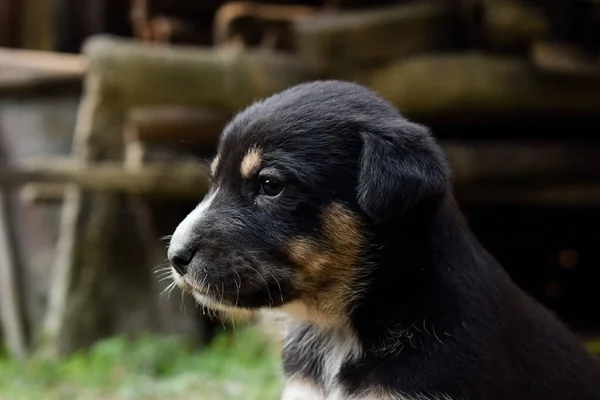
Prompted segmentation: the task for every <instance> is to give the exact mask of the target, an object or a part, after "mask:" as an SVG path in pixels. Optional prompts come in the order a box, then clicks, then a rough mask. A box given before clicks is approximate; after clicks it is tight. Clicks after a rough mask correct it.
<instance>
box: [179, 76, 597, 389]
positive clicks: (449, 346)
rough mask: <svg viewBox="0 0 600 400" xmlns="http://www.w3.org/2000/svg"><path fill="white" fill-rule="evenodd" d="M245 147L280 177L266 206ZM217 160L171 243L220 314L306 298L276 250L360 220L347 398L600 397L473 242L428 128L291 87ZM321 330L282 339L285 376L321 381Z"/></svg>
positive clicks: (589, 370) (337, 87)
mask: <svg viewBox="0 0 600 400" xmlns="http://www.w3.org/2000/svg"><path fill="white" fill-rule="evenodd" d="M252 147H256V148H258V149H260V152H261V156H262V163H261V170H263V171H264V170H267V171H268V170H270V171H274V172H272V173H274V174H275V175H276V176H277V177H278V178H279V179H281V180H282V181H284V182H285V184H286V186H285V189H284V191H283V192H282V193H281V195H279V196H277V197H275V198H271V197H265V196H262V195H261V194H260V191H259V189H257V185H259V182H260V176H253V177H251V178H250V179H244V178H242V177H241V176H240V174H239V171H238V170H239V165H240V162H241V160H242V158H243V157H244V154H246V152H247V151H248V149H250V148H252ZM219 154H220V162H219V167H218V168H217V171H216V175H215V178H214V179H215V187H218V188H219V190H218V192H217V195H216V196H215V199H214V201H213V203H212V204H211V207H210V209H209V210H207V211H206V214H205V215H204V216H203V217H202V220H201V221H195V223H194V224H193V228H192V232H186V234H187V235H183V234H181V235H180V236H181V237H182V238H180V239H178V241H179V242H178V246H187V248H188V249H193V251H194V252H195V256H194V259H193V260H192V262H191V264H190V266H189V267H188V269H189V272H188V274H189V279H191V280H195V281H196V282H200V281H202V280H204V281H205V282H211V283H212V284H214V286H213V287H216V288H219V287H221V285H222V287H223V291H222V292H221V293H219V292H218V291H217V296H215V297H218V296H219V295H220V296H221V300H223V301H224V304H226V305H229V306H234V305H237V306H241V307H245V308H253V309H254V308H265V307H275V306H280V305H282V304H284V303H288V302H290V301H292V300H295V299H301V298H302V296H303V293H302V289H301V288H300V287H298V286H297V285H296V283H295V281H294V276H295V274H296V270H297V266H295V265H294V263H292V262H291V261H290V260H289V259H288V257H287V255H286V252H285V250H284V244H285V243H286V242H287V241H288V240H290V239H293V238H298V237H300V238H306V237H308V238H315V240H319V238H320V235H322V234H323V231H322V227H321V225H320V219H319V217H320V216H321V215H322V212H323V210H325V209H326V208H327V206H328V205H330V204H331V203H334V202H335V203H339V204H344V205H345V207H347V208H348V209H350V210H351V211H352V212H354V214H355V215H356V216H357V218H359V219H360V221H361V222H362V224H363V227H364V232H363V233H364V236H365V238H367V240H368V244H367V246H366V247H365V249H366V250H365V254H363V259H364V260H365V261H367V260H368V263H365V266H363V265H357V266H354V267H355V268H361V273H362V274H363V275H364V278H363V281H364V282H368V285H367V287H366V291H365V292H364V293H362V292H361V293H362V294H361V295H359V296H357V297H356V299H354V301H353V303H352V304H349V305H348V308H347V310H348V315H347V317H348V320H349V325H350V329H351V331H352V332H354V334H355V335H356V337H357V338H358V341H359V343H360V345H361V347H362V349H363V352H362V353H361V356H360V357H359V358H358V359H357V360H351V361H347V362H345V363H344V364H343V366H342V368H341V370H340V373H339V376H338V380H339V383H340V384H341V385H342V386H343V387H344V388H346V390H347V391H348V393H362V392H365V391H366V390H368V389H372V388H374V387H375V388H380V389H382V390H384V391H386V392H388V393H402V394H404V395H405V396H407V397H410V396H414V397H415V398H416V397H417V396H418V395H421V396H425V397H426V398H427V396H430V397H431V398H433V396H435V395H446V396H449V397H450V398H452V399H477V400H484V399H485V400H588V399H589V400H593V399H597V400H600V366H599V365H598V361H597V360H596V359H595V358H593V357H592V356H591V355H590V354H589V353H588V352H587V351H586V350H585V349H584V347H583V346H582V345H581V343H580V341H579V340H578V339H577V338H576V337H575V336H574V335H573V334H572V333H571V332H570V331H569V330H568V329H567V328H566V327H565V326H564V325H563V324H562V323H561V322H559V321H558V319H557V318H556V317H555V316H554V315H552V314H551V313H550V312H549V311H547V310H546V309H545V308H544V307H542V306H541V305H540V304H538V303H537V302H536V301H534V300H533V299H532V298H530V297H529V296H527V295H526V294H524V293H523V292H522V291H521V290H520V289H518V288H517V287H516V286H515V285H514V284H513V283H512V282H511V280H510V279H509V277H508V276H507V274H506V273H505V271H504V270H503V268H502V267H501V266H500V265H498V263H497V262H496V261H495V259H494V258H493V257H492V256H490V255H489V254H488V253H487V252H486V251H485V250H484V249H483V248H482V246H481V245H480V244H479V243H478V241H477V239H476V238H475V237H474V236H473V235H472V234H471V232H470V230H469V228H468V226H467V225H466V223H465V222H464V221H463V218H462V216H461V213H460V211H459V209H458V207H457V205H456V204H455V202H454V199H453V195H452V190H451V183H450V171H449V168H448V166H447V163H446V161H445V157H444V155H443V152H442V151H441V149H440V147H439V146H438V145H437V144H436V143H435V141H434V140H433V138H432V137H431V135H430V134H429V132H428V130H427V129H426V128H425V127H422V126H420V125H417V124H414V123H412V122H410V121H408V120H406V119H405V118H403V117H402V116H401V115H400V114H399V113H398V112H397V111H396V110H395V109H394V108H393V107H392V106H391V105H389V104H388V103H387V102H385V101H384V100H382V99H381V98H380V97H378V96H377V95H375V94H374V93H372V92H371V91H369V90H367V89H366V88H364V87H361V86H358V85H354V84H351V83H344V82H338V81H326V82H313V83H307V84H303V85H299V86H296V87H294V88H291V89H289V90H287V91H284V92H282V93H280V94H277V95H275V96H272V97H270V98H268V99H266V100H264V101H262V102H259V103H257V104H254V105H253V106H251V107H249V108H248V109H247V110H245V111H244V112H242V113H241V114H239V115H238V116H237V117H236V118H235V119H234V120H233V121H232V123H231V124H229V126H228V127H227V128H226V130H225V131H224V134H223V137H222V139H221V142H220V146H219ZM212 190H213V192H214V190H215V189H214V188H213V189H212ZM211 193H212V192H211ZM184 236H185V238H184ZM170 255H172V254H170ZM366 265H369V266H368V267H366ZM249 267H252V268H253V269H254V270H255V271H256V274H259V275H260V281H263V282H264V284H263V283H261V282H259V283H258V284H257V281H259V279H258V278H257V275H256V274H254V272H250V271H251V269H250V268H249ZM348 268H353V266H348ZM234 272H235V273H237V274H238V275H239V276H240V282H239V283H237V281H236V280H235V279H236V278H235V275H234ZM234 283H235V284H234ZM236 284H238V285H239V284H241V291H240V292H237V293H236V290H235V288H236ZM236 296H237V299H236ZM217 300H218V299H217ZM234 303H235V304H234ZM390 332H394V333H395V335H392V336H391V337H390ZM327 335H328V331H327V329H324V328H322V327H318V326H316V325H311V324H310V323H304V324H299V325H298V327H297V328H296V329H295V330H294V331H293V332H292V333H291V334H290V337H288V339H287V342H288V344H287V345H286V349H285V353H284V367H285V370H286V373H287V374H288V375H291V374H300V375H301V376H304V377H306V378H309V379H312V380H313V381H314V382H315V383H316V384H321V385H322V384H323V382H322V381H321V380H320V379H321V378H322V374H323V368H324V365H325V364H326V361H327V360H326V357H327V353H326V352H323V351H321V350H322V349H321V348H320V343H324V342H326V336H327Z"/></svg>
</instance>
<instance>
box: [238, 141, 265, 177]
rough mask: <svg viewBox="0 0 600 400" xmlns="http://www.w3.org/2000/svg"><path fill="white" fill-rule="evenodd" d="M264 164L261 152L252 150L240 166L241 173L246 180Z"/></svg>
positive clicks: (255, 149)
mask: <svg viewBox="0 0 600 400" xmlns="http://www.w3.org/2000/svg"><path fill="white" fill-rule="evenodd" d="M261 162H262V158H261V156H260V150H258V149H257V148H251V149H250V150H249V151H248V153H246V155H245V156H244V159H243V160H242V164H241V166H240V172H241V173H242V176H243V177H244V178H249V177H250V176H251V175H252V174H253V173H254V172H255V171H256V170H257V169H258V168H259V167H260V163H261Z"/></svg>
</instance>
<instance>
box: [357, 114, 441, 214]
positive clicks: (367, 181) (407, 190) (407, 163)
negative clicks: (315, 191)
mask: <svg viewBox="0 0 600 400" xmlns="http://www.w3.org/2000/svg"><path fill="white" fill-rule="evenodd" d="M361 137H362V141H363V147H362V151H361V154H360V161H359V173H358V188H357V194H358V204H359V206H360V207H361V208H362V210H363V211H364V212H365V213H366V214H367V215H368V216H369V217H371V218H372V219H373V220H375V221H376V222H383V221H385V220H390V219H392V218H394V217H397V216H400V215H402V214H404V213H405V212H407V211H408V210H410V209H411V208H413V207H414V206H416V205H417V204H418V203H419V202H420V201H421V200H423V199H426V198H429V197H431V196H434V195H437V194H441V193H443V192H444V191H445V190H446V185H447V182H448V178H449V168H448V166H447V163H446V160H445V156H444V154H443V152H442V149H441V148H440V147H439V145H438V144H437V143H436V142H435V141H434V140H433V138H432V137H431V135H430V133H429V130H428V129H427V128H425V127H424V126H422V125H418V124H414V123H412V122H409V121H406V120H399V121H398V123H397V124H395V125H394V126H393V127H391V129H386V130H385V131H383V132H361Z"/></svg>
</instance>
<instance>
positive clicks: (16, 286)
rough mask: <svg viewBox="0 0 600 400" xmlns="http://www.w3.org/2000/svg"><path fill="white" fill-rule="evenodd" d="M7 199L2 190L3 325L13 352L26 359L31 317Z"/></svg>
mask: <svg viewBox="0 0 600 400" xmlns="http://www.w3.org/2000/svg"><path fill="white" fill-rule="evenodd" d="M7 201H8V199H7V197H6V194H5V192H4V191H3V190H0V316H1V317H2V324H0V325H1V327H2V330H3V336H4V340H5V343H6V348H7V350H8V352H9V353H10V355H11V356H13V357H17V358H24V357H26V356H27V354H28V352H29V348H28V344H29V340H28V332H27V318H26V316H25V310H24V307H23V295H22V292H21V289H22V285H21V284H22V282H21V281H20V275H21V274H20V273H19V272H20V271H19V266H18V265H17V260H16V248H15V243H14V237H13V235H12V234H11V226H10V225H11V224H10V222H9V215H10V213H9V211H8V204H7Z"/></svg>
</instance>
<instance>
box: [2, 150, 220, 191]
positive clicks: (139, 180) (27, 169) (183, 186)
mask: <svg viewBox="0 0 600 400" xmlns="http://www.w3.org/2000/svg"><path fill="white" fill-rule="evenodd" d="M31 182H46V183H70V184H76V185H78V186H80V187H81V188H84V189H88V190H93V191H104V192H120V193H128V194H139V195H155V196H156V195H158V196H174V197H188V198H195V199H201V198H202V197H203V196H204V194H205V193H206V190H207V189H208V185H209V178H208V175H207V173H206V170H205V169H203V168H202V166H200V165H199V164H198V163H182V162H181V163H164V164H158V163H155V164H152V165H144V166H143V167H141V168H139V169H125V168H124V167H123V163H120V162H114V163H112V162H104V163H97V164H89V165H86V164H82V163H77V162H73V161H71V160H60V159H58V160H57V159H49V160H37V161H31V162H28V163H24V164H23V165H20V166H19V167H4V168H0V185H2V186H13V187H14V186H22V185H25V184H26V183H31Z"/></svg>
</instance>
